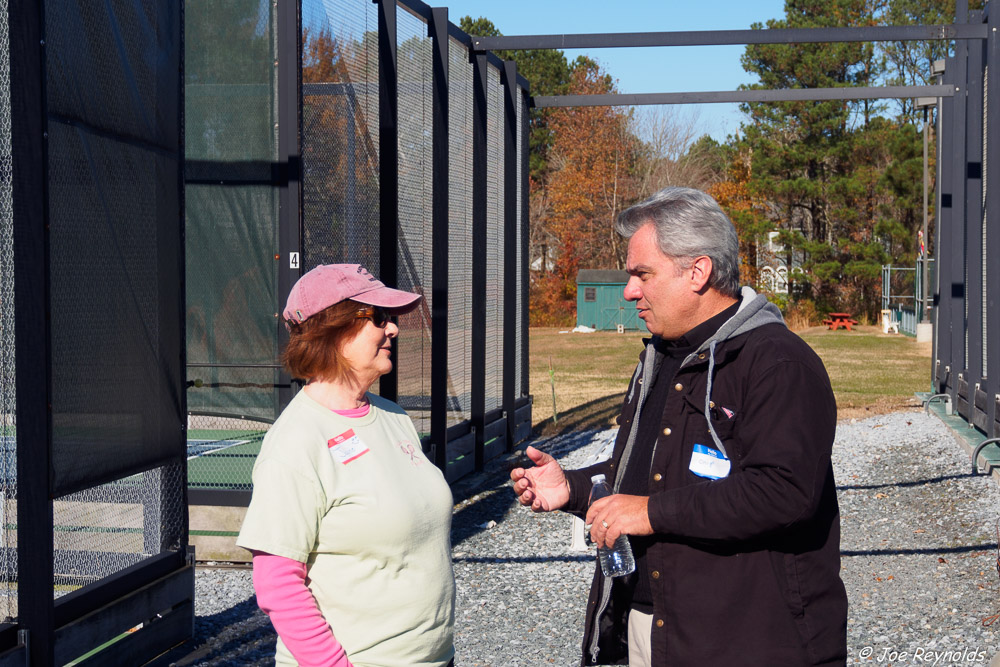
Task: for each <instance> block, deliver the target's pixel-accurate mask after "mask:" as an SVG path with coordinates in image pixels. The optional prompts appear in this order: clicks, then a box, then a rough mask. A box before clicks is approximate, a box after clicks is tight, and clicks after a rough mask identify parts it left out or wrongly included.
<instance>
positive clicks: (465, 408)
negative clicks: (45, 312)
mask: <svg viewBox="0 0 1000 667" xmlns="http://www.w3.org/2000/svg"><path fill="white" fill-rule="evenodd" d="M185 20H186V25H187V31H186V39H187V42H186V47H185V48H186V56H187V57H186V69H185V87H184V94H185V120H186V127H185V140H186V164H185V186H186V187H185V194H186V224H187V275H186V284H187V387H188V389H187V400H188V410H189V412H190V414H191V418H190V424H189V426H190V427H191V429H192V430H193V431H194V430H196V431H197V433H198V440H199V441H204V440H211V439H212V438H216V439H219V440H226V441H227V442H235V443H242V444H238V445H237V446H235V447H229V448H225V449H221V450H219V451H217V452H209V453H206V454H205V455H204V456H203V457H200V458H201V459H202V460H199V461H192V471H193V472H195V468H196V467H197V468H198V469H199V470H198V471H197V475H196V476H195V478H193V479H192V488H191V499H192V502H197V503H199V504H245V503H246V502H248V500H249V491H250V479H249V471H250V467H251V466H252V464H253V454H254V452H255V451H256V450H258V449H259V436H260V434H261V432H262V431H263V430H266V428H267V424H268V423H269V422H271V421H273V420H274V419H275V418H276V417H277V415H278V414H279V413H280V412H281V410H282V409H283V408H284V406H285V405H287V404H288V401H289V400H290V399H291V397H292V396H293V395H294V393H295V392H296V391H298V390H299V387H300V383H299V382H297V381H293V380H292V378H289V377H288V376H287V375H286V374H285V373H284V371H283V370H282V369H281V368H280V365H279V364H278V355H279V352H280V349H281V346H282V344H283V343H284V340H285V337H286V335H287V334H286V331H285V327H284V325H283V322H282V321H281V318H280V317H279V314H280V313H281V311H282V310H283V305H284V300H285V298H286V296H287V294H288V291H289V289H290V288H291V286H292V284H293V283H294V282H295V280H297V279H298V277H299V276H300V275H302V274H303V273H304V272H306V271H308V270H309V269H311V268H313V267H315V266H317V265H319V264H330V263H359V264H362V265H364V266H366V267H367V268H368V269H369V270H370V271H371V272H372V273H373V274H374V275H375V276H377V277H378V278H379V279H380V280H382V281H383V282H385V283H386V284H387V285H390V286H394V287H399V288H401V289H405V290H410V291H414V292H418V293H420V294H422V295H423V297H424V299H423V302H422V304H421V307H420V308H418V309H417V310H416V311H415V312H413V313H411V314H408V315H406V316H403V317H402V318H400V322H399V325H400V330H401V333H400V337H399V339H398V342H397V344H396V346H395V350H394V353H393V356H394V360H395V368H394V372H393V373H392V374H390V375H387V376H384V377H383V378H382V380H381V382H380V384H378V385H377V386H376V387H375V389H374V390H375V391H377V392H378V393H379V394H381V395H382V396H385V397H387V398H389V399H392V400H395V401H397V402H398V403H399V404H400V405H401V406H402V407H403V408H405V409H406V410H407V411H408V412H409V414H410V416H411V417H412V418H413V420H414V422H415V424H416V426H417V430H418V431H419V432H420V433H421V435H422V436H423V446H424V450H425V451H426V452H427V453H428V455H429V456H430V457H431V458H432V459H433V460H434V462H435V463H436V464H437V465H438V466H440V467H441V468H442V469H444V470H445V471H446V476H447V477H448V479H450V480H453V479H457V478H458V477H461V476H463V475H465V474H467V473H469V472H472V471H473V470H477V469H482V467H483V465H484V463H485V462H486V461H487V460H489V459H490V458H493V457H495V456H497V455H498V454H500V453H502V452H504V451H508V450H510V449H511V448H512V447H513V445H514V443H516V442H518V441H520V440H522V439H523V438H525V437H526V436H527V435H528V434H529V433H530V428H531V400H530V397H529V396H528V373H527V351H528V348H527V341H528V337H527V321H528V318H527V307H528V301H527V284H528V280H527V279H528V273H527V265H528V264H527V262H526V261H525V257H526V254H527V249H528V247H527V230H528V226H527V217H528V186H527V174H528V171H527V165H528V159H527V158H528V143H527V141H528V130H527V128H528V99H529V98H528V93H529V91H528V88H527V82H526V81H525V80H524V78H523V77H521V76H519V75H518V74H517V72H516V68H515V67H514V65H513V63H512V62H503V61H501V60H499V59H498V58H497V57H496V56H495V55H493V54H492V53H490V52H487V51H473V50H472V49H471V48H470V47H471V42H472V38H471V37H470V36H469V35H466V34H465V33H464V32H462V31H461V30H460V29H458V28H457V27H456V26H455V25H454V24H453V23H451V22H449V20H448V12H447V10H446V9H433V10H432V9H431V8H430V7H429V6H428V5H426V4H424V3H423V2H420V1H419V0H400V1H399V2H374V3H373V2H371V0H301V1H300V2H298V3H296V2H278V3H273V2H257V1H246V2H229V3H211V2H189V3H188V4H187V7H186V9H185ZM240 26H243V27H242V28H241V27H240ZM248 26H253V29H248ZM220 35H225V38H224V39H220ZM213 431H214V432H215V434H214V435H213V433H212V432H213ZM210 459H215V460H210ZM209 468H211V469H212V471H214V472H212V471H209ZM216 473H218V474H216Z"/></svg>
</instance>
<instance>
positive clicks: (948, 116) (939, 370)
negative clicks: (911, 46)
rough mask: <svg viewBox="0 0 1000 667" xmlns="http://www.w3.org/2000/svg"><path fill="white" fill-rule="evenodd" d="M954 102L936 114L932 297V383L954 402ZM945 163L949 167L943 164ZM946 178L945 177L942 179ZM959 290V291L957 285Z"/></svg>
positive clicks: (948, 76)
mask: <svg viewBox="0 0 1000 667" xmlns="http://www.w3.org/2000/svg"><path fill="white" fill-rule="evenodd" d="M955 69H956V65H955V64H954V59H952V58H949V59H947V60H946V64H945V70H944V74H943V76H942V80H943V81H944V83H946V84H951V83H953V82H954V76H955V74H954V72H955ZM954 108H955V105H954V98H951V97H949V98H942V100H941V104H940V107H939V112H938V126H939V131H938V147H937V154H938V160H937V163H938V180H937V182H938V183H939V184H940V186H939V188H938V193H937V199H938V207H937V225H936V230H935V231H936V234H935V236H936V240H937V242H936V243H935V244H934V250H935V255H936V261H937V265H936V267H935V268H936V269H937V271H936V274H937V290H936V294H935V295H934V296H935V299H934V300H935V304H934V305H935V313H934V322H935V335H934V365H935V370H934V374H935V375H934V379H935V387H934V392H935V393H945V392H947V393H950V394H952V400H953V401H954V398H955V396H954V387H955V376H956V375H957V374H958V368H957V365H956V361H955V359H954V356H953V346H952V337H953V335H954V332H953V319H954V318H953V314H954V308H953V302H954V299H953V292H954V289H955V285H953V282H954V278H955V276H954V274H953V271H954V268H953V267H954V258H953V253H954V248H953V245H954V243H953V241H952V236H953V233H952V228H953V226H954V224H955V222H954V221H955V216H954V209H953V207H952V200H953V197H952V192H953V187H954V179H953V178H951V177H950V175H951V174H952V173H953V172H952V167H953V164H952V162H951V156H952V155H953V153H954V143H953V139H952V137H953V136H954V126H955V123H954V119H953V115H954V114H953V111H954ZM945 160H948V165H947V166H945V164H944V162H945ZM945 174H948V177H945ZM957 287H958V288H962V285H961V284H959V285H958V286H957Z"/></svg>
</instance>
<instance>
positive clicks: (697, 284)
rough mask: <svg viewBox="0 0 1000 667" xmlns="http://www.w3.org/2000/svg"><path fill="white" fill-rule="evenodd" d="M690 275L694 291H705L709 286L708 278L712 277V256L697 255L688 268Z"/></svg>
mask: <svg viewBox="0 0 1000 667" xmlns="http://www.w3.org/2000/svg"><path fill="white" fill-rule="evenodd" d="M688 276H689V280H690V284H691V291H692V292H699V293H701V292H704V291H705V289H706V288H707V287H708V280H709V278H711V277H712V258H711V257H709V256H707V255H702V256H701V257H696V258H695V260H694V261H693V262H692V263H691V268H690V269H688Z"/></svg>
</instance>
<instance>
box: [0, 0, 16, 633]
mask: <svg viewBox="0 0 1000 667" xmlns="http://www.w3.org/2000/svg"><path fill="white" fill-rule="evenodd" d="M12 177H13V174H12V159H11V126H10V40H9V35H8V25H7V0H0V443H2V445H3V457H2V458H0V489H2V491H3V494H2V496H0V531H2V532H0V535H2V536H3V539H2V543H0V549H2V551H0V554H2V556H0V623H2V622H9V621H12V620H14V619H15V618H16V617H17V586H16V584H15V582H16V581H17V559H16V558H14V553H15V552H14V549H15V548H16V546H17V528H16V519H15V518H14V514H15V508H16V507H17V446H16V441H15V438H14V434H15V429H16V428H17V406H16V402H15V397H16V395H15V387H14V382H15V375H14V358H15V344H14V343H15V340H14V208H13V207H14V202H13V193H12V191H11V181H12Z"/></svg>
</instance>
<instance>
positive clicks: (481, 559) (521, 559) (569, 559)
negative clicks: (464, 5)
mask: <svg viewBox="0 0 1000 667" xmlns="http://www.w3.org/2000/svg"><path fill="white" fill-rule="evenodd" d="M593 560H594V554H580V555H579V556H513V557H508V558H495V557H492V556H460V557H459V558H453V559H452V561H453V562H455V563H589V562H591V561H593Z"/></svg>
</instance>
